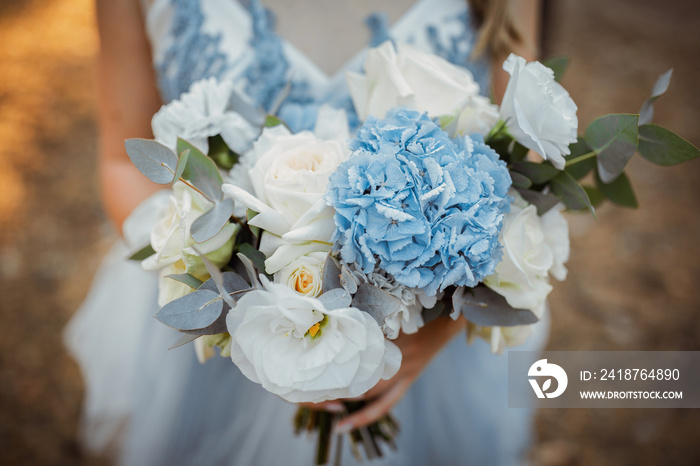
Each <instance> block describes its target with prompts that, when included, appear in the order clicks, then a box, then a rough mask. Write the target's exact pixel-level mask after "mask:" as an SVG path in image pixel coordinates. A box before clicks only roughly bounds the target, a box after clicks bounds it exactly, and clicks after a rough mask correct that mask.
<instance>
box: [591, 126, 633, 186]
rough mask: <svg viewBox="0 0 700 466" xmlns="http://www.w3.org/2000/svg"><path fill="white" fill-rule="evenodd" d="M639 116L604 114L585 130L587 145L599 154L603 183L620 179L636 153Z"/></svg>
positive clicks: (599, 166)
mask: <svg viewBox="0 0 700 466" xmlns="http://www.w3.org/2000/svg"><path fill="white" fill-rule="evenodd" d="M638 122H639V115H631V114H625V113H618V114H611V115H605V116H602V117H600V118H597V119H596V120H594V121H593V122H592V123H591V124H590V125H588V128H586V143H587V144H588V146H590V147H591V149H593V150H595V151H596V153H597V154H598V156H597V160H598V173H599V174H600V179H601V180H603V182H604V183H610V182H611V181H612V180H614V179H615V178H617V177H618V176H620V173H622V172H623V171H624V170H625V167H626V166H627V162H629V160H630V158H632V156H633V155H634V153H635V151H636V150H637V142H638V128H637V126H638Z"/></svg>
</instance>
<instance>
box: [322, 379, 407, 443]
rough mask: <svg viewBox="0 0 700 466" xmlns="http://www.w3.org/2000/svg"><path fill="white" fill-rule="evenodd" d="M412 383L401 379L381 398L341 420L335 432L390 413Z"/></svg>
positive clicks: (341, 432) (347, 429) (339, 432)
mask: <svg viewBox="0 0 700 466" xmlns="http://www.w3.org/2000/svg"><path fill="white" fill-rule="evenodd" d="M410 385H411V383H410V381H408V380H401V381H399V382H398V383H396V384H395V385H394V386H393V387H391V388H390V389H389V390H387V391H386V392H385V393H384V394H382V395H381V396H380V397H379V398H377V399H376V400H374V401H372V402H370V403H369V404H368V405H367V406H365V407H364V408H362V409H360V410H359V411H356V412H354V413H353V414H351V415H350V416H348V417H346V418H344V419H343V420H342V421H340V422H339V423H338V425H337V426H336V428H335V432H336V433H338V434H346V433H348V432H350V431H351V430H354V429H357V428H358V427H362V426H365V425H367V424H371V423H372V422H374V421H376V420H378V419H379V418H381V417H382V416H384V415H385V414H386V413H388V412H389V410H390V409H391V408H392V406H394V405H395V404H396V403H397V402H398V401H399V400H400V399H401V397H402V396H403V395H404V393H406V390H408V387H409V386H410Z"/></svg>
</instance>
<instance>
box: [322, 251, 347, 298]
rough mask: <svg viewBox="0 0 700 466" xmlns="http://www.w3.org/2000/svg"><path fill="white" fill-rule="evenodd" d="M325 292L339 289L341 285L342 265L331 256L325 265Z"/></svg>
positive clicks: (329, 255) (327, 258)
mask: <svg viewBox="0 0 700 466" xmlns="http://www.w3.org/2000/svg"><path fill="white" fill-rule="evenodd" d="M322 283H323V287H322V289H323V292H324V293H328V292H329V291H331V290H335V289H338V288H341V289H342V286H341V285H340V264H339V263H338V260H337V259H336V258H335V257H333V256H332V255H331V254H328V256H327V257H326V262H325V264H323V281H322Z"/></svg>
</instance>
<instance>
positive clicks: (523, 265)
mask: <svg viewBox="0 0 700 466" xmlns="http://www.w3.org/2000/svg"><path fill="white" fill-rule="evenodd" d="M511 196H513V197H514V199H515V202H514V203H513V204H511V210H510V212H509V213H507V214H506V215H505V217H504V218H503V229H502V230H501V234H500V237H499V242H500V243H501V244H502V245H503V259H502V260H501V262H499V264H498V265H497V266H496V273H495V274H494V275H491V276H489V277H486V279H485V280H484V284H485V285H486V286H488V287H489V288H491V289H492V290H494V291H495V292H497V293H498V294H500V295H501V296H503V297H504V298H506V301H507V302H508V304H510V305H511V306H513V307H514V308H518V309H529V310H531V311H532V312H533V313H535V315H537V316H538V317H541V316H542V314H543V313H544V308H545V303H546V300H547V295H549V293H550V291H552V285H550V284H549V274H550V273H552V274H553V275H555V276H556V278H558V279H563V278H565V276H566V269H565V268H564V262H566V260H568V256H569V229H568V224H567V222H566V219H565V218H564V217H563V216H562V215H561V210H562V208H563V207H562V206H561V205H557V206H555V207H553V208H552V209H550V210H549V211H548V212H547V214H545V216H543V217H539V216H538V215H537V209H536V208H535V206H534V205H528V204H527V203H526V202H525V201H524V200H523V199H522V198H521V197H520V196H519V195H518V194H517V193H515V192H511Z"/></svg>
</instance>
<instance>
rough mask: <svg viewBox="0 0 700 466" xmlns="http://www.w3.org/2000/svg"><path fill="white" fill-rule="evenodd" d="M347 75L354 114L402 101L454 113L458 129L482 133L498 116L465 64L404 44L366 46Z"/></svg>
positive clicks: (380, 112) (435, 112) (435, 113)
mask: <svg viewBox="0 0 700 466" xmlns="http://www.w3.org/2000/svg"><path fill="white" fill-rule="evenodd" d="M347 81H348V86H349V88H350V95H351V96H352V101H353V104H354V105H355V109H356V110H357V114H358V116H359V118H360V120H364V119H365V118H367V116H368V115H372V116H374V117H377V118H384V117H385V116H386V113H387V111H389V110H390V109H391V108H393V107H397V106H403V107H409V108H412V109H415V110H419V111H422V112H427V113H428V115H429V116H430V117H431V118H437V117H441V116H451V117H453V118H457V119H458V125H457V132H459V133H461V134H465V133H470V132H479V133H482V134H484V133H488V131H490V130H491V128H493V125H494V124H495V123H496V122H497V121H498V113H497V107H496V106H495V105H492V104H491V103H490V102H489V100H488V99H487V98H485V97H482V96H480V95H479V85H478V84H477V83H476V82H475V81H474V77H473V76H472V74H471V73H470V72H469V70H467V69H466V68H461V67H459V66H456V65H453V64H452V63H450V62H448V61H447V60H445V59H443V58H441V57H438V56H437V55H433V54H429V53H424V52H421V51H419V50H417V49H415V48H414V47H412V46H410V45H408V44H404V43H398V44H396V49H395V48H394V44H392V43H391V42H389V41H387V42H385V43H384V44H382V45H381V46H379V47H377V48H374V49H371V50H370V51H369V52H367V58H366V60H365V67H364V74H359V73H353V72H350V73H348V74H347ZM486 128H488V129H486Z"/></svg>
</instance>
